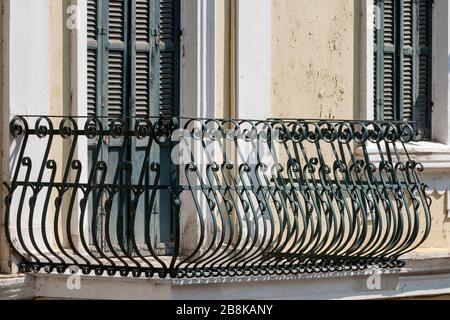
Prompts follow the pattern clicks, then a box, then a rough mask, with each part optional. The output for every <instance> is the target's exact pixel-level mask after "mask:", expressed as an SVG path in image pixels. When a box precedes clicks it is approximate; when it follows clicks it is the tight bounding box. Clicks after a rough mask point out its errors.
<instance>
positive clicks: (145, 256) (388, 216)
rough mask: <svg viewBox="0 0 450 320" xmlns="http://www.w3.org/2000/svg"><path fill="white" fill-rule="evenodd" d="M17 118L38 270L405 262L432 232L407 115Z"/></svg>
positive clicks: (16, 220)
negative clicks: (400, 118) (393, 118)
mask: <svg viewBox="0 0 450 320" xmlns="http://www.w3.org/2000/svg"><path fill="white" fill-rule="evenodd" d="M10 129H11V135H12V146H11V150H12V151H11V152H12V153H11V167H12V168H13V170H12V177H11V181H9V182H8V183H5V185H6V186H7V191H8V194H7V197H6V212H5V226H6V231H7V236H8V240H9V242H10V245H11V247H12V248H14V249H15V252H16V253H17V254H18V255H20V257H21V259H22V261H23V263H22V268H23V269H24V271H34V272H39V271H40V270H45V271H46V272H49V273H50V272H59V273H63V272H65V271H66V270H67V269H68V268H69V267H71V266H73V267H78V268H81V270H82V272H83V273H85V274H88V273H90V272H94V273H95V274H97V275H102V274H108V275H115V274H116V273H119V274H120V275H122V276H127V275H133V276H134V277H140V276H147V277H153V276H154V275H155V274H157V275H158V276H159V277H166V276H171V277H217V276H242V275H272V274H298V273H305V272H308V273H310V272H328V271H341V270H358V269H364V268H367V267H369V266H379V267H382V268H394V267H401V266H402V265H403V263H402V261H401V260H399V258H400V257H401V256H402V255H403V254H405V253H407V252H409V251H411V250H413V249H415V248H417V247H418V246H419V245H420V244H421V243H423V241H424V240H425V239H426V238H427V236H428V234H429V232H430V212H429V208H430V204H431V201H430V199H429V197H427V195H426V193H425V188H426V187H425V186H424V185H423V184H422V183H421V182H420V180H419V177H418V172H419V171H421V170H423V168H422V166H421V165H420V164H419V163H416V162H415V161H414V159H411V158H410V157H409V155H408V152H407V150H406V148H405V145H406V143H407V142H409V141H411V140H412V139H413V137H414V130H413V128H412V126H411V125H409V124H407V123H400V122H398V123H397V122H396V123H388V122H385V123H384V122H371V121H334V120H330V121H328V120H326V121H322V120H289V119H285V120H279V119H272V120H266V121H250V120H217V119H185V118H174V119H136V118H124V119H107V118H74V117H71V118H56V117H30V116H20V117H16V118H14V119H13V120H12V121H11V125H10Z"/></svg>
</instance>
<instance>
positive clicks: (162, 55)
mask: <svg viewBox="0 0 450 320" xmlns="http://www.w3.org/2000/svg"><path fill="white" fill-rule="evenodd" d="M157 10H159V34H158V35H157V36H158V37H159V39H158V40H157V46H156V52H157V55H158V56H159V59H158V61H157V64H158V68H157V70H158V73H159V74H158V81H159V85H158V86H157V87H158V88H159V101H158V102H159V110H160V115H161V116H164V117H170V116H172V115H174V114H177V113H178V99H179V94H178V91H179V86H178V83H179V71H178V70H179V57H178V56H179V29H180V26H179V20H180V19H179V12H180V0H159V8H157Z"/></svg>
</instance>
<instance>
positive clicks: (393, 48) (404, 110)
mask: <svg viewBox="0 0 450 320" xmlns="http://www.w3.org/2000/svg"><path fill="white" fill-rule="evenodd" d="M376 4H377V5H378V6H379V8H380V11H379V12H380V14H381V17H379V18H380V22H381V26H380V27H381V28H380V29H379V30H376V33H375V97H376V98H375V101H376V104H375V115H376V119H378V120H386V121H392V120H394V121H395V120H403V121H415V122H416V123H417V124H418V128H419V129H421V130H422V132H423V133H424V137H425V138H427V139H429V138H430V137H431V99H430V90H431V61H430V59H431V53H430V51H431V49H430V48H431V13H432V1H431V0H384V1H383V0H378V1H377V2H376Z"/></svg>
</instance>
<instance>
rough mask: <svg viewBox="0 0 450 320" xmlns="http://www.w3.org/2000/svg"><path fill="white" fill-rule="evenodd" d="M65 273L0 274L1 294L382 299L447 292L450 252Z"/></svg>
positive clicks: (449, 288)
mask: <svg viewBox="0 0 450 320" xmlns="http://www.w3.org/2000/svg"><path fill="white" fill-rule="evenodd" d="M69 277H70V275H69V274H63V275H59V274H51V275H48V274H44V273H39V274H30V275H28V276H24V275H22V276H18V277H0V299H27V298H33V297H34V298H38V299H39V298H43V299H54V298H63V299H149V300H152V299H174V300H178V299H189V300H196V299H212V300H214V299H269V300H270V299H385V298H406V297H419V296H422V297H424V296H437V295H446V294H450V253H449V252H447V251H443V250H440V251H439V252H437V251H435V252H430V251H427V252H415V253H412V254H409V255H408V256H407V257H406V266H405V267H404V268H401V269H389V270H379V269H378V270H376V269H375V270H365V271H355V272H333V273H319V274H304V275H292V276H255V277H238V278H227V277H224V278H216V279H144V278H142V279H134V278H122V277H120V276H115V277H107V276H103V277H96V276H80V278H79V279H80V289H79V290H69V289H68V288H67V284H66V283H67V280H68V278H69Z"/></svg>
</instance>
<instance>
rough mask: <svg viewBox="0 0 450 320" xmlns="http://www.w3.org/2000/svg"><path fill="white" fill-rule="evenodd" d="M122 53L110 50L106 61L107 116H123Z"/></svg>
mask: <svg viewBox="0 0 450 320" xmlns="http://www.w3.org/2000/svg"><path fill="white" fill-rule="evenodd" d="M123 69H124V61H123V53H121V52H110V54H109V61H108V116H110V117H121V116H123V114H124V113H123V103H124V95H123V93H124V81H123V79H124V72H123V71H124V70H123Z"/></svg>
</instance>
